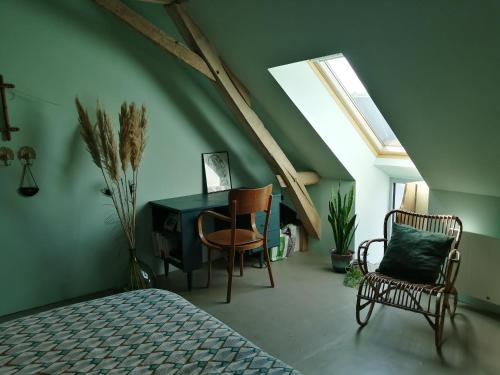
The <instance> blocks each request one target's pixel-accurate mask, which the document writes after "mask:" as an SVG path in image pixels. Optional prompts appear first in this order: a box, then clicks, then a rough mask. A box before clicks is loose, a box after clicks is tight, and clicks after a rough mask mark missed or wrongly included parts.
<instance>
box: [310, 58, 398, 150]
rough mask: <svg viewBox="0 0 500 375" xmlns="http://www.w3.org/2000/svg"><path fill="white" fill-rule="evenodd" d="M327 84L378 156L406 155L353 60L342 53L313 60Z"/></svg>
mask: <svg viewBox="0 0 500 375" xmlns="http://www.w3.org/2000/svg"><path fill="white" fill-rule="evenodd" d="M313 66H314V67H316V68H317V70H318V73H320V75H321V76H322V78H323V79H324V81H325V83H326V84H327V85H328V86H329V87H330V88H331V89H332V91H333V94H334V95H335V96H336V98H337V99H339V101H340V102H341V104H343V106H344V107H345V109H346V110H347V111H348V113H349V115H350V116H351V117H352V118H353V120H354V122H355V123H356V125H357V126H358V129H359V130H360V131H361V133H362V135H363V136H364V138H365V140H366V141H367V142H368V144H369V146H370V148H371V149H372V150H373V151H374V152H375V153H376V154H377V155H378V156H384V155H389V156H392V155H406V152H405V150H404V148H403V147H402V146H401V143H400V142H399V141H398V139H397V138H396V135H395V134H394V132H393V131H392V129H391V127H390V126H389V124H388V123H387V121H386V120H385V118H384V116H383V115H382V113H380V111H379V109H378V108H377V105H376V104H375V103H374V101H373V100H372V98H371V97H370V94H368V91H367V90H366V88H365V86H364V85H363V83H362V82H361V80H360V79H359V78H358V76H357V74H356V72H355V71H354V69H353V68H352V66H351V64H349V61H347V59H346V58H345V57H344V55H342V54H337V55H333V56H329V57H326V58H322V59H319V60H316V61H315V62H313Z"/></svg>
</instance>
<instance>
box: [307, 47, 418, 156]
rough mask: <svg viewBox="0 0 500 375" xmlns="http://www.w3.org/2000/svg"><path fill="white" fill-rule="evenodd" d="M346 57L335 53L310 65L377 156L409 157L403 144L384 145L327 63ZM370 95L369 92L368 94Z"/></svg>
mask: <svg viewBox="0 0 500 375" xmlns="http://www.w3.org/2000/svg"><path fill="white" fill-rule="evenodd" d="M341 56H342V57H345V56H344V55H343V54H341V53H339V54H335V55H331V56H327V57H322V58H319V59H315V60H310V61H309V65H310V66H311V68H312V70H313V71H314V72H315V73H316V75H317V76H318V78H319V79H320V80H321V81H322V82H323V84H324V85H325V86H326V88H327V89H328V91H329V93H330V94H331V95H332V97H333V98H334V100H335V101H336V102H337V103H338V104H339V106H340V107H341V108H342V109H343V110H344V112H345V114H346V115H347V116H348V117H349V119H350V120H351V123H352V124H353V126H354V127H355V129H356V130H357V131H358V132H359V133H360V135H361V137H362V138H363V139H364V141H365V142H366V144H367V145H368V147H369V148H370V150H371V151H372V152H373V153H374V154H375V156H377V157H398V158H408V154H407V153H406V151H405V150H404V148H403V147H402V146H401V147H399V146H388V145H384V144H383V143H382V142H381V141H380V140H379V139H378V137H377V136H376V135H375V132H374V131H373V129H372V128H371V126H370V125H369V124H368V122H367V120H366V119H365V117H364V116H363V114H362V113H361V112H360V111H359V109H358V107H357V106H356V104H355V103H354V102H353V99H352V98H351V96H350V95H349V93H348V92H347V90H346V89H345V88H344V86H343V85H342V83H341V82H340V81H339V79H338V78H337V77H336V75H335V74H334V72H333V71H332V70H331V69H330V67H329V66H328V65H327V63H326V62H327V61H328V60H330V59H332V58H335V57H341ZM368 95H369V94H368Z"/></svg>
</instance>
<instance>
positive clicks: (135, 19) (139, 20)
mask: <svg viewBox="0 0 500 375" xmlns="http://www.w3.org/2000/svg"><path fill="white" fill-rule="evenodd" d="M94 1H95V2H96V4H98V5H100V6H101V7H103V8H104V9H106V10H108V11H109V12H111V13H113V14H114V15H115V16H116V17H118V18H119V19H121V20H122V21H123V22H125V23H126V24H128V25H129V26H130V27H132V28H133V29H135V30H137V31H138V32H140V33H141V34H142V35H144V36H145V37H146V38H148V39H149V40H151V41H152V42H153V43H155V44H156V45H158V46H159V47H160V48H161V49H163V50H164V51H165V52H168V53H169V54H171V55H173V56H175V57H177V58H178V59H179V60H181V61H183V62H185V63H186V64H188V65H190V66H191V67H193V68H194V69H196V70H198V71H199V72H200V73H202V74H203V75H205V76H206V77H207V78H209V79H210V80H212V81H215V78H214V76H213V74H212V72H211V70H210V69H209V68H208V66H207V63H206V62H205V60H204V59H203V58H202V57H201V56H200V55H199V54H197V53H196V52H194V51H193V50H192V49H190V48H188V47H186V46H185V45H183V44H181V43H179V41H177V40H175V39H174V38H172V37H171V36H170V35H168V34H167V33H165V32H164V31H163V30H161V29H160V28H158V27H156V26H155V25H153V24H152V23H151V22H149V21H148V20H147V19H146V18H144V17H143V16H141V15H140V14H138V13H137V12H135V11H133V10H132V9H130V8H129V7H128V6H126V5H125V4H123V3H122V2H121V1H120V0H94ZM174 1H176V0H171V1H170V0H165V1H150V2H155V3H159V4H170V3H173V2H174ZM172 17H173V16H172ZM181 35H182V37H183V38H184V40H185V41H186V43H188V44H190V45H191V47H192V46H193V43H192V41H191V40H190V39H189V37H188V35H186V34H184V33H182V32H181ZM226 68H227V67H226ZM227 70H228V72H229V75H230V77H231V80H232V81H233V83H234V85H235V86H236V88H237V89H238V91H239V92H240V94H241V95H242V96H243V98H244V99H245V101H246V102H247V103H248V104H249V105H250V93H249V92H248V90H247V89H246V87H245V86H244V85H243V84H242V83H241V82H240V81H239V80H238V78H237V77H236V76H235V75H234V74H233V73H232V72H231V71H230V70H229V69H227Z"/></svg>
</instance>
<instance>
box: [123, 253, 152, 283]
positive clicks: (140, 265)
mask: <svg viewBox="0 0 500 375" xmlns="http://www.w3.org/2000/svg"><path fill="white" fill-rule="evenodd" d="M129 254H130V261H129V281H128V289H129V290H136V289H147V288H152V287H154V285H155V282H156V276H155V274H154V272H153V270H152V269H151V268H150V267H149V266H148V265H147V264H146V263H144V262H142V261H141V260H139V259H138V258H137V254H136V251H135V249H130V250H129Z"/></svg>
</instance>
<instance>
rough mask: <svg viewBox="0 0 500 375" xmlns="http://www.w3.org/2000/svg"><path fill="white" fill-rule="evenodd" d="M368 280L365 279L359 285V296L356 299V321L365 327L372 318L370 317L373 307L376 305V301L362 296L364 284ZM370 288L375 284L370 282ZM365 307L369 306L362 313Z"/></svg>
mask: <svg viewBox="0 0 500 375" xmlns="http://www.w3.org/2000/svg"><path fill="white" fill-rule="evenodd" d="M366 282H367V281H366V279H363V280H362V281H361V284H360V285H359V288H358V297H357V300H356V321H357V322H358V324H359V325H360V326H361V327H364V326H365V325H366V324H368V321H369V320H370V317H371V316H372V312H373V307H374V306H375V302H374V301H368V300H365V299H362V298H361V295H362V292H363V288H364V284H365V283H366ZM369 288H373V286H372V285H371V284H370V285H369ZM363 301H364V302H363ZM365 308H368V311H367V312H366V313H365V314H364V315H363V314H362V313H361V311H363V310H364V309H365Z"/></svg>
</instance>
